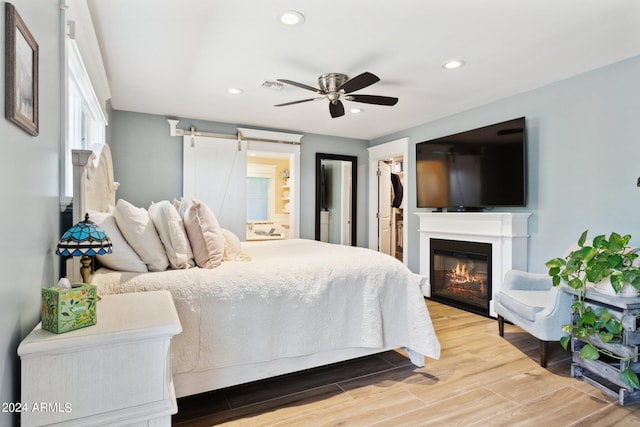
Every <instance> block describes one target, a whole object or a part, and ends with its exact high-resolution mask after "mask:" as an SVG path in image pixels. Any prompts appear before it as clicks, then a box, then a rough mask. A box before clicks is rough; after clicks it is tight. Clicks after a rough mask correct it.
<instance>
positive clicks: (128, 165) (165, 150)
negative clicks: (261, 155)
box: [108, 110, 368, 246]
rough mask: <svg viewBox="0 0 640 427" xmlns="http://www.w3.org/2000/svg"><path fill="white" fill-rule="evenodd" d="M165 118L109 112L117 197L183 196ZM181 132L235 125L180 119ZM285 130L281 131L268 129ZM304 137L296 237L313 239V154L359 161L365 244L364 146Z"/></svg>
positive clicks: (227, 130) (178, 153) (178, 156)
mask: <svg viewBox="0 0 640 427" xmlns="http://www.w3.org/2000/svg"><path fill="white" fill-rule="evenodd" d="M167 118H168V117H165V116H158V115H151V114H141V113H133V112H128V111H118V110H113V111H112V112H111V124H110V126H109V127H110V130H109V133H108V138H109V141H108V142H109V145H110V146H111V150H112V154H113V163H114V175H115V179H116V181H119V182H120V189H119V190H118V194H117V197H118V198H122V199H125V200H128V201H129V202H131V203H133V204H134V205H136V206H142V207H148V205H149V204H150V203H151V202H152V201H158V200H163V199H169V200H171V199H173V198H174V197H180V195H181V194H182V137H172V136H169V125H168V123H167ZM178 120H180V122H179V123H178V128H179V129H189V128H190V127H191V126H193V127H195V129H196V130H198V131H202V132H211V133H221V134H235V133H236V131H237V128H238V127H251V126H245V125H238V124H229V123H219V122H208V121H202V120H191V119H181V118H178ZM267 130H276V131H284V132H287V131H286V130H282V129H267ZM289 132H294V133H303V134H305V136H304V138H302V144H301V146H300V173H301V176H300V237H302V238H307V239H313V238H315V214H314V212H315V167H316V166H315V155H316V153H317V152H322V153H332V154H345V155H351V156H357V157H358V178H357V179H358V190H357V200H358V206H357V223H358V224H357V242H358V245H359V246H366V245H367V227H368V225H367V216H366V206H367V204H366V203H367V200H366V199H367V192H366V189H367V187H366V177H367V161H368V151H367V141H365V140H359V139H350V138H338V137H332V136H326V135H316V134H306V133H304V132H297V131H289Z"/></svg>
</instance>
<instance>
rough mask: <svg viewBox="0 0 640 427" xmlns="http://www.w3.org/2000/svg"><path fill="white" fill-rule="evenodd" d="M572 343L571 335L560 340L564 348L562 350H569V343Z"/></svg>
mask: <svg viewBox="0 0 640 427" xmlns="http://www.w3.org/2000/svg"><path fill="white" fill-rule="evenodd" d="M570 342H571V337H570V336H569V335H565V336H563V337H562V338H560V345H561V346H562V348H564V349H565V350H566V349H567V348H569V343H570Z"/></svg>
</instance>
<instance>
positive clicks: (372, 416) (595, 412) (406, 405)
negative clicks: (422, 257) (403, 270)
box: [173, 301, 640, 427]
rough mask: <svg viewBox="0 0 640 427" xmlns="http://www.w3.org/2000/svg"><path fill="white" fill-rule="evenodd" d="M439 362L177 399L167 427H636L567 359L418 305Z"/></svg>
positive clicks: (345, 367) (289, 379)
mask: <svg viewBox="0 0 640 427" xmlns="http://www.w3.org/2000/svg"><path fill="white" fill-rule="evenodd" d="M427 307H428V308H429V311H430V313H431V317H432V319H433V323H434V326H435V329H436V333H437V335H438V338H439V340H440V343H441V345H442V354H441V357H440V360H437V361H434V360H431V359H427V360H426V366H425V367H424V368H419V369H418V368H416V367H415V366H413V365H411V364H410V362H409V361H408V359H407V358H406V357H405V356H404V355H402V354H401V353H399V352H387V353H382V354H380V355H376V356H370V357H366V358H362V359H358V360H355V361H349V362H344V363H341V364H338V365H332V366H329V367H323V368H317V369H313V370H310V371H306V372H303V373H299V374H291V375H287V376H284V377H280V378H277V379H270V380H265V381H260V382H257V383H253V384H249V385H245V386H238V387H233V388H230V389H227V390H222V391H217V392H211V393H205V394H201V395H197V396H191V397H187V398H183V399H179V400H178V411H179V412H178V414H177V415H175V416H174V417H173V423H174V425H176V426H213V425H225V426H275V425H277V426H337V425H341V426H394V427H395V426H412V427H413V426H419V425H437V426H516V425H520V426H530V425H531V426H543V427H552V426H571V425H575V426H638V425H640V405H635V406H626V407H620V406H618V405H617V404H616V403H615V402H614V401H613V400H612V399H610V398H608V397H607V396H605V395H603V394H602V393H600V392H599V391H598V390H597V389H595V388H593V387H592V386H590V385H588V384H586V383H583V382H581V381H579V380H576V379H574V378H571V376H570V374H569V366H570V356H569V353H567V352H565V351H564V350H563V349H562V348H561V347H560V346H559V345H551V346H550V355H549V364H548V369H543V368H541V367H540V365H539V363H538V342H537V340H535V339H534V338H532V337H531V336H529V335H528V334H526V333H524V332H522V330H520V329H519V328H517V327H515V326H513V325H505V337H504V338H500V337H499V336H498V326H497V322H496V320H495V319H490V318H486V317H482V316H477V315H475V314H471V313H468V312H465V311H462V310H458V309H455V308H452V307H449V306H446V305H442V304H438V303H435V302H432V301H427Z"/></svg>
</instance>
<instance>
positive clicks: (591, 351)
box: [580, 344, 600, 360]
mask: <svg viewBox="0 0 640 427" xmlns="http://www.w3.org/2000/svg"><path fill="white" fill-rule="evenodd" d="M580 357H581V358H583V359H585V360H596V359H598V357H600V353H599V352H598V349H597V348H595V347H594V346H592V345H591V344H585V346H584V347H582V349H581V350H580Z"/></svg>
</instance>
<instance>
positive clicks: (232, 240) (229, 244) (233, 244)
mask: <svg viewBox="0 0 640 427" xmlns="http://www.w3.org/2000/svg"><path fill="white" fill-rule="evenodd" d="M222 235H223V236H224V257H223V258H222V260H223V261H251V257H250V256H249V255H247V254H245V253H244V252H242V244H241V243H240V239H239V238H238V236H236V235H235V233H234V232H233V231H231V230H227V229H226V228H223V229H222Z"/></svg>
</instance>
